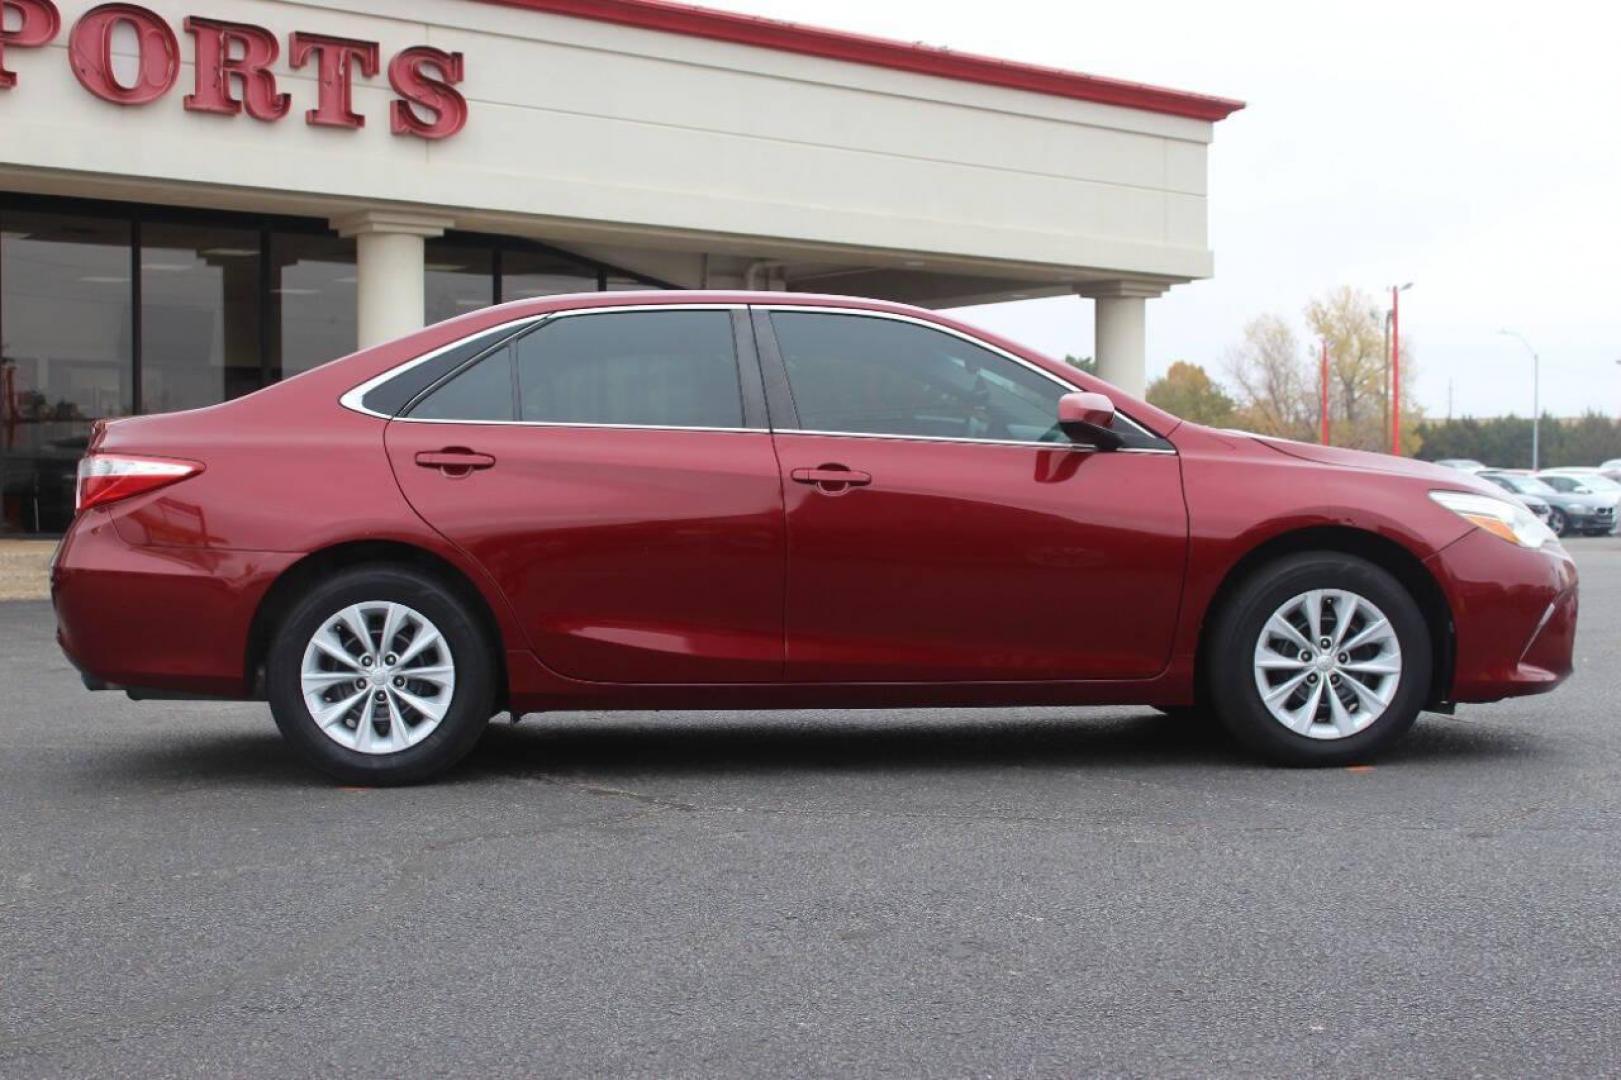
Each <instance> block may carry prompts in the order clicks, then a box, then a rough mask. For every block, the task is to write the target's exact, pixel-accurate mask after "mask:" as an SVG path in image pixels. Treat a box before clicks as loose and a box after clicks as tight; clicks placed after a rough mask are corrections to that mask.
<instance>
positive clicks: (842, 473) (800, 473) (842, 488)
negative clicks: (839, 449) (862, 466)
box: [788, 465, 872, 495]
mask: <svg viewBox="0 0 1621 1080" xmlns="http://www.w3.org/2000/svg"><path fill="white" fill-rule="evenodd" d="M788 475H789V476H791V477H793V479H794V483H796V484H814V485H815V486H816V487H817V489H819V490H820V491H822V492H823V493H824V494H827V495H843V494H844V493H845V492H846V491H849V490H850V489H851V488H857V487H866V486H867V485H868V484H870V483H872V474H871V473H864V472H860V471H858V470H856V469H849V468H846V467H845V466H843V465H823V466H821V467H819V468H815V469H795V470H793V471H792V472H790V473H789V474H788Z"/></svg>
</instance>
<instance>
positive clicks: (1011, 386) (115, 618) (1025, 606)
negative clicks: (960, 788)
mask: <svg viewBox="0 0 1621 1080" xmlns="http://www.w3.org/2000/svg"><path fill="white" fill-rule="evenodd" d="M52 594H53V597H54V601H55V605H56V612H57V618H58V622H59V633H58V637H59V640H60V641H61V645H62V648H63V649H64V650H65V651H66V653H67V655H68V657H69V658H70V659H71V660H72V661H73V663H74V664H75V665H77V666H78V667H79V669H80V670H81V671H82V672H83V674H84V681H85V683H86V685H88V686H89V687H90V688H92V689H121V690H125V691H127V692H128V693H129V695H130V696H131V697H133V698H162V697H176V696H206V697H218V698H235V699H265V700H268V701H269V703H270V707H271V711H272V712H273V713H274V715H275V718H276V723H277V724H278V725H279V726H280V727H281V730H282V732H283V734H284V735H285V736H286V737H287V738H288V739H289V740H290V741H291V742H292V743H293V745H294V746H296V747H297V748H298V749H299V750H300V751H301V752H302V753H303V754H304V755H305V756H306V757H307V758H308V759H309V760H310V761H311V762H312V763H313V764H314V765H316V766H318V767H319V768H322V769H324V770H326V771H327V772H329V773H331V774H333V775H335V776H338V777H341V778H343V779H345V780H348V781H361V782H399V781H409V780H417V779H421V778H424V777H427V776H430V775H433V774H435V773H438V772H440V771H441V770H443V769H445V768H447V767H449V766H451V765H452V764H454V763H455V762H456V761H457V760H458V759H459V758H461V757H462V755H464V754H466V753H467V752H468V750H469V749H470V748H471V747H472V746H473V744H474V743H475V742H476V741H477V740H478V738H479V736H480V734H481V733H482V732H483V730H484V728H485V725H486V724H487V722H488V721H489V719H490V717H491V716H492V715H494V714H496V713H498V712H501V711H508V710H510V711H511V712H512V713H514V714H522V713H527V712H535V711H542V710H547V709H584V708H590V709H621V708H625V709H628V708H634V709H669V708H681V709H721V708H725V709H777V708H806V707H859V708H872V707H886V706H1010V705H1083V704H1084V705H1098V704H1110V705H1148V706H1156V707H1159V708H1161V709H1163V710H1165V711H1168V712H1187V713H1191V714H1197V715H1199V716H1204V715H1211V716H1213V717H1215V718H1219V720H1220V722H1221V723H1223V724H1224V725H1226V727H1227V728H1229V729H1230V730H1231V731H1232V733H1233V734H1234V735H1235V736H1237V737H1238V738H1239V739H1240V740H1242V741H1243V742H1244V743H1245V744H1247V745H1248V746H1249V747H1251V748H1252V749H1253V750H1255V751H1257V752H1259V753H1261V754H1263V755H1266V756H1267V757H1270V758H1272V759H1274V760H1277V761H1282V762H1290V763H1300V764H1329V763H1343V762H1350V761H1360V760H1363V759H1366V758H1367V757H1369V756H1370V755H1372V754H1374V753H1375V752H1377V751H1379V750H1382V749H1383V748H1385V747H1387V746H1389V745H1390V744H1391V743H1392V742H1393V741H1395V740H1396V739H1397V738H1398V737H1399V736H1400V735H1401V734H1402V733H1403V732H1404V731H1406V730H1407V728H1408V727H1410V726H1411V725H1412V723H1413V721H1414V719H1415V718H1416V717H1417V715H1418V713H1419V712H1420V711H1421V710H1423V709H1441V710H1448V709H1450V708H1451V707H1452V705H1453V704H1454V703H1457V702H1477V701H1492V700H1496V699H1499V698H1502V697H1506V696H1509V695H1515V694H1533V693H1538V692H1541V691H1546V690H1551V689H1553V688H1554V687H1555V686H1557V685H1558V684H1559V683H1560V682H1561V681H1562V680H1563V679H1564V678H1565V677H1566V676H1567V675H1569V674H1570V671H1571V652H1572V646H1573V643H1574V637H1575V630H1576V572H1575V568H1574V566H1573V564H1572V562H1571V560H1570V558H1569V556H1568V555H1567V554H1566V553H1565V551H1564V550H1563V549H1562V548H1561V547H1560V545H1559V543H1558V541H1557V540H1555V539H1554V537H1553V536H1552V535H1551V534H1550V533H1549V532H1548V530H1547V529H1546V528H1545V527H1544V526H1543V525H1542V524H1540V523H1539V522H1538V521H1537V520H1536V519H1535V518H1534V517H1533V516H1532V515H1531V514H1530V513H1529V512H1528V511H1526V510H1525V508H1524V507H1523V506H1521V505H1519V504H1517V503H1514V502H1510V501H1508V500H1506V499H1505V498H1503V497H1502V493H1501V492H1500V491H1498V490H1497V489H1496V488H1493V487H1491V486H1489V485H1486V484H1483V483H1482V482H1480V481H1478V480H1475V479H1474V478H1472V477H1470V476H1468V475H1467V474H1464V473H1460V472H1457V471H1454V470H1449V469H1440V468H1436V467H1433V466H1428V465H1423V464H1420V463H1417V462H1413V461H1407V460H1402V459H1399V458H1393V457H1385V456H1379V455H1373V454H1365V453H1359V452H1355V451H1349V450H1337V449H1332V448H1327V447H1321V446H1311V445H1305V444H1301V443H1293V442H1286V441H1281V440H1274V439H1262V438H1256V437H1253V436H1249V435H1243V434H1239V433H1236V432H1231V431H1216V430H1212V429H1209V428H1204V427H1200V426H1198V425H1195V424H1191V423H1185V422H1183V421H1181V420H1179V419H1177V418H1176V417H1174V416H1171V415H1168V414H1167V413H1165V412H1162V411H1161V410H1159V409H1156V408H1154V407H1153V406H1151V405H1149V404H1147V403H1145V402H1142V401H1139V400H1136V399H1135V398H1132V397H1129V396H1127V395H1125V394H1123V393H1121V392H1120V391H1118V390H1116V389H1114V388H1113V387H1111V386H1108V385H1106V384H1104V383H1101V382H1099V381H1097V380H1096V379H1093V378H1090V377H1089V376H1087V375H1084V374H1082V373H1080V372H1078V371H1076V370H1075V369H1073V368H1071V367H1069V366H1067V365H1065V364H1062V363H1059V362H1057V361H1054V360H1051V359H1048V358H1046V357H1043V356H1040V355H1037V354H1036V353H1033V352H1031V351H1030V350H1028V349H1024V348H1021V347H1020V346H1018V345H1015V344H1013V343H1012V342H1008V341H1004V340H1001V339H999V338H996V337H993V336H991V335H989V334H986V333H983V332H980V331H977V330H974V329H972V328H969V327H967V326H964V325H962V324H960V323H956V322H953V321H952V320H950V319H947V318H944V317H942V316H940V315H937V314H934V313H931V312H927V311H920V310H916V309H913V308H908V307H902V306H899V305H895V304H887V303H879V302H874V301H865V300H854V299H848V298H840V297H817V296H803V295H797V294H784V293H724V294H722V293H669V292H664V293H648V294H626V293H619V294H611V295H602V294H591V295H582V296H567V297H551V298H547V299H544V300H536V301H528V302H522V303H517V304H508V305H505V306H502V307H498V308H491V309H487V310H484V311H479V312H476V313H473V314H469V315H466V316H463V317H462V318H459V319H454V320H451V321H450V322H445V323H440V324H438V325H436V326H432V327H429V328H428V329H425V330H422V331H420V332H418V333H415V334H412V335H410V336H409V337H406V338H403V339H401V340H398V341H394V342H391V343H389V344H386V345H382V346H378V347H376V348H372V349H367V350H364V351H362V352H359V353H356V354H354V355H352V356H349V357H347V358H345V359H342V360H338V361H335V362H333V363H330V364H327V365H325V366H324V367H320V368H317V369H315V370H313V371H310V372H307V373H305V374H302V375H299V376H297V377H295V378H291V379H288V380H287V381H285V382H282V383H278V384H276V385H273V386H270V387H268V388H266V389H264V390H261V391H259V392H258V393H255V394H252V395H250V396H248V397H244V398H240V399H238V400H235V401H231V402H228V403H226V404H223V405H216V406H213V407H211V408H206V409H199V410H196V411H193V412H183V413H173V414H168V415H162V416H141V417H134V418H130V419H122V420H114V421H109V422H105V423H101V424H98V425H97V428H96V431H95V434H94V436H93V439H92V441H91V445H90V450H89V454H88V456H87V457H86V458H85V459H84V462H83V463H82V465H81V467H80V489H79V514H78V516H77V519H76V520H75V521H74V523H73V526H72V528H71V529H70V530H69V532H68V534H67V536H66V538H65V539H64V540H63V542H62V545H61V548H60V550H59V552H58V555H57V559H56V562H55V566H54V569H53V574H52Z"/></svg>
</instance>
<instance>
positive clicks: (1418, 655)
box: [1206, 552, 1433, 766]
mask: <svg viewBox="0 0 1621 1080" xmlns="http://www.w3.org/2000/svg"><path fill="white" fill-rule="evenodd" d="M1313 589H1344V590H1347V591H1350V592H1354V593H1356V594H1358V595H1359V596H1361V597H1363V598H1365V599H1366V600H1368V601H1369V602H1371V603H1373V604H1374V605H1375V606H1377V607H1378V608H1379V609H1380V610H1381V611H1383V612H1384V614H1385V617H1386V618H1387V619H1389V621H1390V624H1391V628H1392V630H1393V631H1394V633H1395V636H1396V643H1397V644H1398V645H1399V646H1400V649H1401V669H1402V670H1401V673H1400V674H1399V675H1397V676H1395V678H1396V679H1397V684H1396V690H1395V693H1394V695H1393V696H1392V697H1391V699H1390V703H1389V704H1388V705H1387V706H1386V707H1385V711H1384V712H1383V713H1382V714H1381V715H1380V716H1379V718H1378V719H1377V720H1375V721H1374V722H1373V723H1372V724H1370V725H1368V726H1367V727H1366V728H1364V729H1363V730H1361V731H1358V732H1356V733H1354V734H1351V735H1347V736H1344V737H1343V738H1337V739H1314V738H1311V737H1309V736H1307V735H1302V734H1299V733H1298V732H1295V731H1291V730H1290V729H1289V728H1287V727H1285V726H1284V724H1283V723H1281V722H1280V721H1279V720H1278V719H1276V718H1274V717H1273V715H1272V713H1271V712H1270V711H1269V710H1268V709H1267V707H1266V704H1265V703H1264V702H1263V700H1262V698H1261V692H1260V690H1259V689H1258V688H1257V686H1256V674H1255V649H1256V645H1257V642H1258V641H1259V640H1260V636H1261V633H1262V630H1263V628H1264V627H1265V626H1266V623H1267V621H1268V620H1269V619H1270V618H1271V617H1272V614H1273V613H1274V612H1276V611H1277V610H1278V609H1279V608H1280V607H1281V606H1283V605H1284V604H1285V603H1287V602H1288V601H1289V600H1290V599H1292V598H1294V597H1296V596H1299V595H1301V594H1302V593H1305V592H1308V591H1310V590H1313ZM1208 641H1209V648H1210V649H1211V655H1210V657H1209V658H1208V663H1207V665H1206V671H1207V672H1208V673H1209V675H1208V677H1209V687H1210V692H1211V699H1212V701H1211V703H1212V705H1213V706H1214V708H1215V712H1216V715H1217V716H1218V717H1219V718H1220V720H1221V722H1222V724H1223V725H1224V726H1225V727H1226V728H1227V730H1229V731H1230V732H1232V734H1233V737H1234V738H1236V739H1237V740H1238V741H1239V742H1240V743H1242V744H1243V745H1244V746H1245V747H1247V748H1249V749H1250V750H1252V751H1254V752H1255V753H1257V754H1260V755H1262V756H1263V757H1265V758H1267V759H1269V760H1271V761H1275V762H1278V763H1280V764H1285V765H1305V766H1322V765H1349V764H1356V763H1360V762H1364V761H1367V760H1368V759H1370V758H1372V757H1374V756H1375V755H1377V754H1378V753H1380V752H1381V751H1383V750H1385V749H1387V748H1388V747H1389V746H1390V745H1391V744H1392V743H1394V742H1395V741H1396V740H1397V739H1399V738H1401V736H1402V735H1404V734H1406V732H1407V730H1408V729H1409V728H1410V727H1412V726H1413V721H1415V720H1416V719H1418V714H1419V712H1420V711H1421V710H1422V709H1423V707H1424V703H1425V700H1426V699H1427V698H1428V696H1429V691H1430V678H1431V669H1432V666H1433V665H1432V659H1431V657H1432V653H1431V648H1430V631H1429V627H1428V625H1427V624H1426V623H1425V621H1424V614H1423V612H1422V611H1420V610H1419V606H1418V604H1417V603H1416V602H1415V601H1414V600H1413V597H1412V596H1411V594H1409V593H1408V591H1407V590H1406V589H1405V588H1404V587H1403V586H1402V584H1401V583H1400V582H1399V581H1397V580H1396V579H1395V578H1394V577H1393V576H1392V575H1391V574H1390V573H1388V572H1387V571H1385V570H1383V569H1381V568H1380V567H1378V566H1375V565H1374V564H1373V563H1370V562H1368V561H1367V560H1365V559H1359V558H1357V557H1356V556H1353V555H1344V554H1340V553H1339V552H1308V553H1304V554H1300V555H1292V556H1288V557H1286V558H1283V559H1280V560H1278V561H1277V562H1274V563H1270V564H1268V565H1266V566H1264V567H1262V568H1260V569H1259V570H1258V571H1257V572H1255V573H1252V574H1251V575H1250V576H1249V577H1248V578H1247V579H1246V580H1245V581H1244V582H1243V583H1242V584H1241V585H1240V586H1239V587H1238V589H1237V590H1236V591H1235V592H1234V594H1233V595H1232V596H1231V597H1230V598H1229V599H1228V601H1227V602H1226V603H1225V604H1224V605H1223V607H1222V610H1221V611H1220V612H1219V613H1218V614H1217V616H1216V620H1215V622H1214V624H1213V625H1212V627H1211V633H1210V635H1209V638H1208ZM1346 678H1349V676H1346Z"/></svg>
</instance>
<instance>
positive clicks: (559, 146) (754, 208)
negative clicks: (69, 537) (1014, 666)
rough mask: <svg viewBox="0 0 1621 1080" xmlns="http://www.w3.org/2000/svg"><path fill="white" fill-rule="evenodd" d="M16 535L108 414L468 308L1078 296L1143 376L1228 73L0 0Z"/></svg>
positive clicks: (304, 9)
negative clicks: (754, 296) (1199, 76)
mask: <svg viewBox="0 0 1621 1080" xmlns="http://www.w3.org/2000/svg"><path fill="white" fill-rule="evenodd" d="M0 12H3V15H4V21H3V23H0V495H3V503H0V532H4V533H7V534H18V533H46V534H49V533H52V532H57V531H60V530H61V529H62V528H64V527H65V525H66V523H67V520H68V518H69V517H70V516H71V513H72V501H73V495H72V474H73V469H74V465H75V463H76V460H77V458H78V457H79V455H80V454H81V453H82V452H83V448H84V445H85V441H86V438H87V436H88V432H89V425H90V422H91V421H92V420H94V419H97V418H102V417H116V416H123V415H128V414H131V413H140V412H160V411H166V410H172V409H186V408H194V407H197V406H202V405H208V404H211V403H215V402H219V401H222V400H225V399H227V398H231V397H235V396H238V395H241V394H244V393H248V392H250V391H252V390H254V389H256V388H258V387H260V386H263V385H264V384H266V383H267V382H270V381H274V380H276V379H279V378H282V377H285V376H287V375H291V374H294V373H296V372H299V371H302V370H305V369H307V368H309V367H312V366H314V365H316V364H320V363H323V362H325V361H327V360H330V359H333V358H334V357H337V356H341V355H343V354H345V353H347V352H350V351H353V350H354V349H355V348H356V347H357V346H364V345H368V344H373V343H376V342H378V341H382V340H386V339H387V338H389V337H392V336H394V335H397V334H400V333H403V332H405V331H408V330H412V329H414V328H416V327H419V326H421V325H423V324H424V323H425V322H433V321H437V320H441V319H446V318H449V317H451V316H454V315H458V314H461V313H463V312H466V311H468V310H471V309H473V308H478V307H482V306H484V305H487V304H493V303H499V302H502V301H504V300H516V299H522V298H528V297H533V296H539V295H544V294H550V293H565V292H579V291H587V290H615V289H644V288H676V289H684V288H734V287H746V288H754V289H770V290H787V291H801V292H826V293H844V294H856V295H864V296H873V297H882V298H886V299H892V300H899V301H903V302H908V303H914V304H919V305H923V306H927V307H936V308H944V307H959V306H964V305H969V304H980V303H988V302H993V301H1006V300H1017V299H1024V298H1031V297H1049V296H1060V295H1074V294H1079V295H1081V296H1084V297H1089V298H1091V299H1092V300H1093V301H1094V303H1095V305H1096V320H1095V324H1096V340H1095V343H1094V348H1095V355H1096V356H1097V358H1098V361H1099V367H1100V371H1101V373H1102V374H1103V375H1104V377H1106V378H1108V379H1110V380H1111V381H1113V382H1115V383H1117V384H1118V385H1120V386H1122V387H1123V388H1126V389H1128V390H1131V391H1134V392H1139V393H1140V392H1141V390H1142V387H1143V382H1144V363H1145V357H1144V327H1145V320H1146V318H1147V317H1148V314H1147V313H1148V311H1149V310H1150V306H1149V303H1148V302H1149V300H1151V299H1152V298H1153V297H1156V296H1159V295H1161V294H1162V293H1163V292H1164V291H1165V290H1167V289H1169V288H1171V287H1172V286H1175V285H1177V284H1179V283H1184V282H1188V281H1191V280H1195V279H1198V278H1202V277H1208V276H1209V275H1210V273H1211V270H1212V258H1211V253H1210V251H1209V247H1208V239H1207V228H1206V219H1207V206H1206V200H1207V194H1206V176H1207V167H1206V155H1207V148H1208V146H1209V144H1210V141H1211V137H1212V129H1213V125H1214V124H1215V122H1216V121H1218V120H1220V119H1222V118H1223V117H1225V116H1227V115H1228V114H1229V113H1231V112H1233V111H1234V110H1235V109H1238V108H1240V107H1241V106H1240V104H1239V103H1238V102H1235V101H1230V100H1226V99H1222V98H1215V97H1209V96H1204V95H1199V94H1190V93H1185V92H1181V91H1175V90H1167V89H1162V88H1159V87H1153V86H1145V85H1140V84H1136V83H1126V82H1120V81H1116V80H1110V79H1103V78H1097V77H1094V76H1089V75H1083V74H1078V73H1074V72H1068V71H1060V70H1054V69H1048V68H1040V67H1031V66H1027V65H1020V64H1014V63H1008V62H1004V61H999V60H993V59H989V58H985V57H979V56H974V55H970V54H964V53H959V52H954V51H949V50H943V49H936V48H928V47H923V46H919V45H913V44H903V43H899V42H892V41H885V40H879V39H874V38H868V37H861V36H857V35H852V34H846V33H839V32H834V31H829V30H822V29H815V28H811V27H806V26H802V25H797V24H790V23H782V22H775V21H769V20H763V19H758V18H752V17H747V16H741V15H733V14H726V13H721V12H715V11H709V10H705V9H701V8H694V7H688V6H685V5H679V4H671V3H665V2H659V0H347V2H344V3H341V4H339V3H332V2H329V0H320V2H316V3H278V2H275V0H183V2H182V0H142V2H141V3H139V4H133V3H107V4H96V3H94V2H93V0H0Z"/></svg>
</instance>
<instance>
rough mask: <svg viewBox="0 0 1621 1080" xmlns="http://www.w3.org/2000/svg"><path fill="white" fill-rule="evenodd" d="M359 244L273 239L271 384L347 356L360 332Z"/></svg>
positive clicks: (317, 236)
mask: <svg viewBox="0 0 1621 1080" xmlns="http://www.w3.org/2000/svg"><path fill="white" fill-rule="evenodd" d="M358 281H359V278H358V277H357V276H356V275H355V242H354V241H353V240H344V239H341V238H339V237H336V236H332V235H330V234H325V233H292V232H288V233H283V232H276V233H272V234H271V236H270V291H269V293H268V294H267V295H266V297H265V303H266V304H267V305H268V309H269V333H270V366H271V373H270V377H271V378H272V379H276V378H285V377H287V376H288V375H296V374H298V373H299V372H300V371H308V370H309V369H310V368H312V367H316V366H318V365H320V364H324V363H326V362H327V361H328V360H336V359H337V358H338V357H340V356H347V355H348V354H349V353H352V352H354V351H355V343H356V342H357V341H358V340H359V339H358V333H357V330H356V325H357V324H356V311H355V285H356V282H358Z"/></svg>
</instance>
